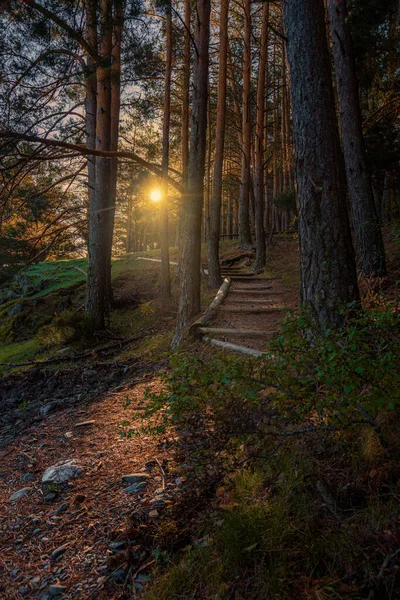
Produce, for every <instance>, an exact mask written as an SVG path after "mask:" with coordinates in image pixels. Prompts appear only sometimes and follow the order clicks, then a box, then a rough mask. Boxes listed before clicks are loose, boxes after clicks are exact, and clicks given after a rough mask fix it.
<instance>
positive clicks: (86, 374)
mask: <svg viewBox="0 0 400 600" xmlns="http://www.w3.org/2000/svg"><path fill="white" fill-rule="evenodd" d="M96 376H97V371H96V370H95V369H85V370H84V371H83V373H82V379H83V378H85V377H96Z"/></svg>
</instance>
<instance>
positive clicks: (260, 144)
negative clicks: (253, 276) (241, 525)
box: [254, 3, 269, 271]
mask: <svg viewBox="0 0 400 600" xmlns="http://www.w3.org/2000/svg"><path fill="white" fill-rule="evenodd" d="M268 20H269V4H268V3H265V4H264V5H263V12H262V24H261V48H260V59H259V64H258V81H257V112H256V140H255V145H256V147H255V190H254V193H255V230H256V262H255V265H254V269H255V271H262V270H263V269H264V268H265V261H266V245H265V229H264V114H265V100H264V93H265V69H266V64H267V52H268Z"/></svg>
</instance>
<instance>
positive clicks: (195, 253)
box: [172, 0, 210, 347]
mask: <svg viewBox="0 0 400 600" xmlns="http://www.w3.org/2000/svg"><path fill="white" fill-rule="evenodd" d="M209 43H210V0H197V12H196V50H197V53H196V62H195V68H194V82H193V83H194V91H193V108H192V122H191V131H190V157H189V174H188V196H187V200H186V202H185V205H184V210H183V222H184V223H185V229H184V232H183V245H182V265H181V288H180V298H179V308H178V316H177V324H176V330H175V335H174V339H173V341H172V347H176V346H177V345H178V344H179V343H180V341H181V340H182V338H183V335H184V332H185V328H186V327H187V325H188V324H189V322H190V320H191V319H192V318H193V317H194V316H195V315H196V314H197V313H198V312H199V310H200V267H201V260H200V259H201V254H200V251H201V213H202V206H203V187H204V171H205V158H206V138H207V100H208V62H209Z"/></svg>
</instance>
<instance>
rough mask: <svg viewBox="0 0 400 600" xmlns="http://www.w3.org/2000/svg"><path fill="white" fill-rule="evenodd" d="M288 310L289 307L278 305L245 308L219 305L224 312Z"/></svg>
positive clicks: (255, 312)
mask: <svg viewBox="0 0 400 600" xmlns="http://www.w3.org/2000/svg"><path fill="white" fill-rule="evenodd" d="M285 309H286V310H289V308H287V307H286V306H279V307H276V308H263V307H259V308H253V307H251V308H250V307H249V308H245V307H239V306H220V309H219V310H220V311H222V312H226V313H248V314H251V313H254V314H257V313H274V312H275V313H276V312H281V311H282V310H285Z"/></svg>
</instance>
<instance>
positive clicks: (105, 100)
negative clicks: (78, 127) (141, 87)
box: [86, 0, 112, 331]
mask: <svg viewBox="0 0 400 600" xmlns="http://www.w3.org/2000/svg"><path fill="white" fill-rule="evenodd" d="M99 38H100V40H101V44H100V49H99V54H100V64H99V65H98V68H97V118H96V150H101V151H109V150H110V142H111V139H110V138H111V136H110V132H111V50H112V4H111V0H101V1H100V36H99ZM110 171H111V164H110V159H109V158H104V157H103V156H97V157H96V172H95V178H96V186H95V193H94V200H93V205H92V206H91V207H90V214H89V266H88V279H87V299H86V319H87V323H88V328H89V330H91V331H95V330H99V329H104V326H105V313H106V298H107V275H106V273H107V267H108V264H109V261H108V257H107V252H108V243H107V218H106V212H107V210H108V209H109V199H110Z"/></svg>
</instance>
